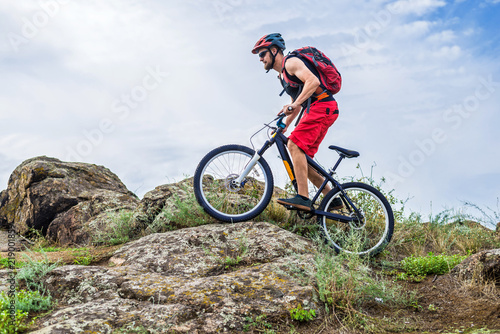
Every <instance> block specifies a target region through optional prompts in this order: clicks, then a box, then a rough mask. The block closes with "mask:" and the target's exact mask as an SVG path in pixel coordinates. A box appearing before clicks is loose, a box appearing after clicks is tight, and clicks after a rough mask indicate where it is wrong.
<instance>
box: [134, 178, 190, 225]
mask: <svg viewBox="0 0 500 334" xmlns="http://www.w3.org/2000/svg"><path fill="white" fill-rule="evenodd" d="M188 192H191V196H189V194H188ZM192 192H193V178H192V177H191V178H188V179H185V180H183V181H181V182H178V183H172V184H164V185H161V186H158V187H156V188H155V189H153V190H151V191H149V192H147V193H146V194H145V195H144V197H143V198H142V200H141V203H140V204H139V206H138V207H137V209H136V210H135V211H134V217H133V224H135V225H136V226H138V227H140V228H145V227H147V226H151V225H152V226H158V225H173V224H174V223H175V222H172V221H171V219H172V218H173V217H174V216H175V212H177V210H178V207H177V203H176V202H179V201H184V202H185V201H189V200H193V199H194V195H193V194H192ZM195 205H198V204H195Z"/></svg>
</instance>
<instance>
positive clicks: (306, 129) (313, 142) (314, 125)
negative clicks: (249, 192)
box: [252, 33, 339, 211]
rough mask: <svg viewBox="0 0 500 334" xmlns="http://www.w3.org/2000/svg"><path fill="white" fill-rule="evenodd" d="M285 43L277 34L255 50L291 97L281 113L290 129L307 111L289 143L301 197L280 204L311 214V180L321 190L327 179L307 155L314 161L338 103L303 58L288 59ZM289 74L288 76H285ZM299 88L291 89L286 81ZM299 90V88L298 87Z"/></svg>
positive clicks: (335, 114) (262, 40) (265, 37)
mask: <svg viewBox="0 0 500 334" xmlns="http://www.w3.org/2000/svg"><path fill="white" fill-rule="evenodd" d="M283 50H285V41H284V39H283V37H282V36H281V34H279V33H274V34H269V35H265V36H263V37H262V38H260V39H259V40H258V41H257V43H255V46H254V47H253V49H252V53H254V54H258V55H259V59H260V61H261V62H262V63H263V64H264V69H265V70H267V72H269V71H270V70H271V69H273V70H275V71H276V72H278V74H279V75H278V78H279V79H280V82H281V85H282V86H283V88H284V91H285V92H286V93H287V94H288V95H290V97H291V101H292V102H291V103H290V104H287V105H285V106H283V109H282V110H281V112H280V113H284V114H286V115H287V118H286V120H285V125H286V128H285V129H284V130H283V132H285V131H286V130H287V128H288V126H289V125H290V124H291V123H292V122H293V120H294V119H295V118H296V117H297V116H298V115H299V113H300V112H301V110H304V111H305V112H304V113H303V117H302V118H300V120H299V123H298V125H297V126H296V127H295V129H294V130H293V131H292V133H291V134H290V136H289V140H288V144H287V147H288V150H289V151H290V155H291V157H292V160H293V164H294V173H295V177H296V180H297V188H298V191H297V195H296V196H295V197H293V198H288V199H285V198H280V199H278V201H277V202H278V203H279V204H282V205H285V206H292V207H294V208H297V209H300V210H305V211H310V210H311V206H312V202H311V200H310V199H309V189H308V184H307V179H308V178H309V180H311V182H312V183H313V184H314V185H315V186H317V187H319V186H321V184H322V183H323V181H324V178H323V177H322V176H321V175H319V174H318V173H317V172H316V170H314V169H313V168H311V167H309V166H308V164H307V160H306V154H307V155H309V156H310V157H312V158H313V157H314V155H315V154H316V152H317V151H318V147H319V145H320V144H321V142H322V141H323V139H324V137H325V135H326V133H327V131H328V129H329V128H330V126H332V124H333V123H334V122H335V121H336V120H337V117H338V115H339V111H338V106H337V102H336V101H335V99H334V98H333V96H332V94H331V93H329V92H328V91H326V89H325V88H324V87H322V85H321V83H320V80H319V79H318V77H319V74H318V72H317V70H316V68H314V67H313V66H312V65H310V64H309V63H307V62H305V61H303V60H302V59H301V58H299V57H290V58H288V57H285V56H284V54H283ZM283 72H286V76H284V75H283ZM287 78H289V80H291V81H293V82H294V83H295V84H298V86H297V85H290V84H289V83H288V82H287V81H286V79H287ZM294 86H297V87H294ZM330 190H331V188H330V187H329V186H326V187H325V189H324V190H323V194H324V195H326V194H327V193H328V192H329V191H330Z"/></svg>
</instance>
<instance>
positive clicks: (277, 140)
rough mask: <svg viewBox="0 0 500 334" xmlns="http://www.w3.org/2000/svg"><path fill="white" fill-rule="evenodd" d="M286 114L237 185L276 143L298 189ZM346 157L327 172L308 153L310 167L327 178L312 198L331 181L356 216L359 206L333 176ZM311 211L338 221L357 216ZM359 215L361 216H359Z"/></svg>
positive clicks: (239, 183)
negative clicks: (286, 128) (289, 145)
mask: <svg viewBox="0 0 500 334" xmlns="http://www.w3.org/2000/svg"><path fill="white" fill-rule="evenodd" d="M283 117H284V116H281V117H279V120H278V123H277V124H278V127H277V128H276V129H275V130H274V131H273V133H272V134H271V138H270V139H269V140H267V141H266V142H265V143H264V145H263V146H262V148H261V149H260V150H259V151H257V152H256V153H255V155H254V156H253V158H252V159H251V160H250V162H249V163H248V165H247V166H246V168H245V170H244V171H243V172H242V173H241V174H240V176H239V177H238V178H237V179H236V180H234V181H233V182H234V183H235V184H236V185H241V186H243V185H244V180H245V178H246V177H247V175H248V173H250V171H251V170H252V169H253V168H254V166H255V164H256V163H257V161H258V160H259V159H260V158H261V157H262V155H264V153H265V152H266V151H267V150H268V149H269V148H270V147H271V146H273V145H274V144H276V147H277V148H278V152H279V154H280V157H281V160H282V161H283V164H284V165H285V169H286V171H287V173H288V176H289V177H290V181H291V182H292V185H293V187H294V188H295V191H297V181H296V179H295V173H294V169H293V162H292V159H291V158H290V155H289V153H288V150H287V149H286V144H287V143H288V138H287V137H286V136H285V135H284V134H283V128H284V127H285V125H284V124H283V122H282V119H283ZM344 158H345V155H343V154H340V157H339V159H338V160H337V162H336V164H335V166H334V167H333V168H331V169H330V171H329V172H326V171H325V170H324V169H323V168H322V167H321V166H320V165H319V164H317V163H316V162H315V161H314V160H313V159H312V158H311V157H310V156H308V155H307V154H306V159H307V163H308V165H309V167H312V168H314V169H315V170H316V171H317V172H318V173H319V174H320V175H322V176H323V177H324V178H325V180H324V181H323V184H322V185H321V186H320V187H319V188H318V191H317V192H316V194H315V195H314V197H313V199H312V203H313V205H314V204H315V203H316V201H317V200H318V198H319V196H320V195H321V192H322V191H323V189H324V188H325V187H326V185H327V184H328V182H331V183H332V185H333V186H334V188H338V189H339V190H340V191H341V193H342V194H343V195H344V198H343V200H346V201H347V202H348V203H349V205H350V207H352V208H354V211H355V212H356V215H355V216H358V214H359V210H358V208H357V207H356V206H355V205H354V204H353V203H352V201H351V200H350V199H349V197H348V196H346V194H345V192H344V190H343V189H342V187H341V185H340V183H339V182H338V181H337V180H335V179H334V178H333V174H334V173H335V170H336V169H337V167H338V166H339V165H340V162H341V161H342V160H343V159H344ZM309 213H311V214H313V215H320V216H325V217H327V218H331V219H335V220H338V221H342V222H345V223H349V222H352V221H353V220H355V219H356V218H354V217H350V216H344V215H339V214H335V213H330V212H324V211H319V210H315V209H312V210H311V211H310V212H309ZM358 217H359V216H358Z"/></svg>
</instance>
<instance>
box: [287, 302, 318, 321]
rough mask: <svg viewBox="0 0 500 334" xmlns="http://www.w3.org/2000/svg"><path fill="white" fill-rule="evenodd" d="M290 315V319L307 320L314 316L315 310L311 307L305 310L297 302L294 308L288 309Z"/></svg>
mask: <svg viewBox="0 0 500 334" xmlns="http://www.w3.org/2000/svg"><path fill="white" fill-rule="evenodd" d="M290 317H291V318H292V320H297V321H301V322H307V321H311V320H314V318H316V311H315V310H313V309H310V310H306V309H304V308H302V305H301V304H299V305H298V306H297V307H296V308H293V309H291V310H290Z"/></svg>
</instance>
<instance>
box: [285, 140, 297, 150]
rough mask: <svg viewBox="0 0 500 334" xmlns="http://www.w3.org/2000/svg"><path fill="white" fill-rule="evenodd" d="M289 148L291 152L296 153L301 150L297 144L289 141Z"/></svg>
mask: <svg viewBox="0 0 500 334" xmlns="http://www.w3.org/2000/svg"><path fill="white" fill-rule="evenodd" d="M287 147H288V150H290V152H296V151H298V150H300V147H298V146H297V144H295V143H294V142H293V141H291V140H289V141H288V144H287Z"/></svg>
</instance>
